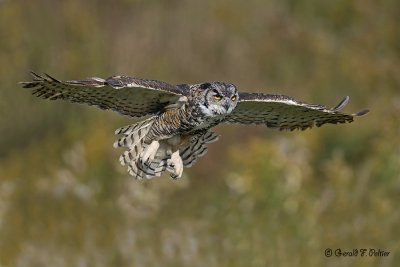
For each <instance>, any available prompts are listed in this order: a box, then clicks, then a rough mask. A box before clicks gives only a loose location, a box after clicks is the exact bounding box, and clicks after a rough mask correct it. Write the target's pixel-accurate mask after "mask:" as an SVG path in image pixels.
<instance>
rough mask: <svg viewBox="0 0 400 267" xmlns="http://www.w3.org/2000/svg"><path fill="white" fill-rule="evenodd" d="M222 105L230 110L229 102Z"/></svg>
mask: <svg viewBox="0 0 400 267" xmlns="http://www.w3.org/2000/svg"><path fill="white" fill-rule="evenodd" d="M222 106H223V107H224V109H225V110H226V111H227V112H228V110H229V107H230V105H229V103H225V104H223V105H222Z"/></svg>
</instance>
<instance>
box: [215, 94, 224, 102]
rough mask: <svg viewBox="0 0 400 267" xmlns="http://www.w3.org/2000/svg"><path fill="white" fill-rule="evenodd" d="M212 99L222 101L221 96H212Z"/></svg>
mask: <svg viewBox="0 0 400 267" xmlns="http://www.w3.org/2000/svg"><path fill="white" fill-rule="evenodd" d="M214 99H215V100H217V101H220V100H221V99H222V96H221V95H214Z"/></svg>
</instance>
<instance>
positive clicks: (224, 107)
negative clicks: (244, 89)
mask: <svg viewBox="0 0 400 267" xmlns="http://www.w3.org/2000/svg"><path fill="white" fill-rule="evenodd" d="M194 86H195V87H196V88H195V89H196V90H194V91H195V92H196V95H195V102H196V103H195V104H197V105H198V106H199V107H200V110H201V111H202V113H203V114H204V115H206V116H217V115H227V114H229V113H231V112H232V111H233V109H234V108H235V107H236V104H237V101H238V98H239V95H238V92H237V88H236V86H235V85H233V84H231V83H223V82H211V83H201V84H196V85H194Z"/></svg>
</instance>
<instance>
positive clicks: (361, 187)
mask: <svg viewBox="0 0 400 267" xmlns="http://www.w3.org/2000/svg"><path fill="white" fill-rule="evenodd" d="M399 11H400V2H399V1H395V0H385V1H373V0H366V1H361V0H354V1H351V0H337V1H320V0H304V1H293V0H273V1H259V0H249V1H239V0H233V1H214V0H203V1H179V0H173V1H157V0H150V1H144V0H123V1H100V0H97V1H96V0H85V1H79V0H76V1H74V0H68V1H50V0H48V1H39V0H37V1H25V0H13V1H11V0H8V1H0V73H1V90H0V114H1V116H0V265H1V266H18V267H23V266H60V267H63V266H82V267H85V266H231V267H235V266H399V264H400V227H399V223H400V209H399V203H400V141H399V140H400V139H399V136H400V119H399V112H400V90H399V88H400V27H399V16H400V13H399ZM29 70H35V71H45V72H48V73H50V74H52V75H54V76H55V77H58V78H60V79H78V78H85V77H88V76H99V77H106V76H110V75H113V74H127V75H131V76H137V77H143V78H150V79H160V80H165V81H168V82H170V83H183V82H187V83H195V82H202V81H210V80H211V81H212V80H222V81H230V82H233V83H235V84H236V85H237V86H239V88H240V89H241V90H242V91H263V92H279V93H285V94H289V95H292V96H295V97H296V98H299V99H302V100H304V101H308V102H317V103H324V104H327V105H328V106H333V105H335V104H336V103H337V102H338V101H339V100H340V99H341V97H343V96H345V95H349V96H350V98H351V101H350V103H349V105H348V107H346V109H345V111H347V112H350V113H351V112H355V111H358V110H361V109H362V108H365V107H368V108H370V109H371V112H370V113H369V114H368V115H367V116H365V117H362V118H359V119H357V120H356V121H355V122H354V123H353V124H348V125H338V126H324V127H322V128H318V129H313V130H308V131H305V132H290V133H288V132H276V131H273V130H269V129H266V128H263V127H261V126H260V127H244V126H229V125H228V126H220V127H219V128H218V129H217V131H218V132H219V133H221V134H222V137H221V139H220V141H219V142H218V143H215V144H213V145H212V146H211V148H210V150H209V153H208V154H207V156H206V157H204V158H202V159H201V160H200V161H199V162H198V163H197V164H196V165H195V166H194V167H193V168H191V169H190V170H186V171H185V173H186V175H185V177H184V178H183V179H181V180H179V181H173V180H171V179H169V178H167V177H163V178H160V179H154V180H151V181H144V182H138V181H135V180H133V179H132V178H130V177H129V176H128V175H127V174H126V170H125V168H123V167H121V166H119V162H118V154H119V152H120V151H115V150H114V149H113V148H112V143H113V139H114V138H115V137H114V136H113V131H114V129H115V128H118V127H120V126H123V125H125V124H128V123H131V120H129V119H128V118H126V117H120V116H119V115H117V114H114V113H112V112H105V111H100V110H97V109H95V108H93V107H84V106H80V105H74V104H68V103H62V102H50V101H43V100H40V99H37V98H34V97H32V96H31V95H30V94H29V92H27V91H25V90H23V89H21V88H20V87H19V86H18V85H17V82H18V81H23V80H28V79H30V77H29V76H28V71H29ZM326 248H332V249H336V248H341V249H342V250H351V249H353V248H355V249H361V248H367V249H369V248H375V249H378V248H380V249H383V250H386V251H390V252H391V253H390V255H389V256H388V257H360V256H358V257H346V258H343V257H340V258H338V257H335V256H333V257H331V258H327V257H325V256H324V250H325V249H326Z"/></svg>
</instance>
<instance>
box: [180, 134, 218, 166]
mask: <svg viewBox="0 0 400 267" xmlns="http://www.w3.org/2000/svg"><path fill="white" fill-rule="evenodd" d="M218 138H219V135H217V134H216V133H214V132H211V131H207V132H205V133H204V134H202V135H197V136H194V137H192V140H191V142H190V144H189V145H188V146H186V147H183V148H182V149H180V150H179V154H180V155H181V158H182V161H183V166H185V167H186V168H189V167H192V165H193V164H194V163H195V162H196V161H197V159H198V158H200V157H202V156H204V155H205V154H206V153H207V150H208V144H210V143H213V142H216V141H218Z"/></svg>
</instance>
